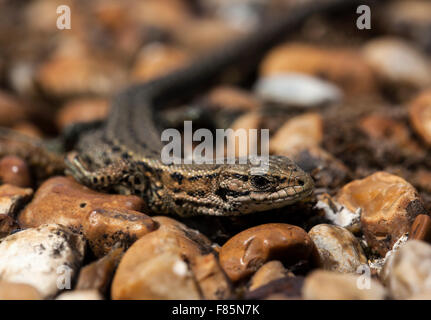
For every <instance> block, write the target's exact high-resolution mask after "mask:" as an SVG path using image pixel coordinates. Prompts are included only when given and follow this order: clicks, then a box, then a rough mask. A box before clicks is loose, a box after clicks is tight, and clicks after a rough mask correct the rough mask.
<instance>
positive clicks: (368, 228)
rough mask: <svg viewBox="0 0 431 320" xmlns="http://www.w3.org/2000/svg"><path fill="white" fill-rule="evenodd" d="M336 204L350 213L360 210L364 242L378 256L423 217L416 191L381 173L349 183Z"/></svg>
mask: <svg viewBox="0 0 431 320" xmlns="http://www.w3.org/2000/svg"><path fill="white" fill-rule="evenodd" d="M336 200H337V202H339V203H340V204H342V205H343V206H344V207H345V208H346V209H348V210H349V211H351V212H357V210H361V225H362V232H363V233H364V235H365V239H366V241H367V243H368V245H369V246H370V248H371V249H372V250H373V251H375V252H378V253H379V254H380V255H381V256H385V254H386V253H387V252H388V251H389V250H391V249H392V246H393V245H394V243H395V242H396V241H397V240H398V239H399V238H400V237H402V236H403V235H404V234H406V233H407V232H409V230H410V227H411V224H412V223H413V220H414V219H415V217H416V216H417V215H418V214H421V213H425V209H424V207H423V204H422V202H421V200H420V198H419V195H418V193H417V191H416V190H415V188H414V187H413V186H412V185H411V184H410V183H408V182H407V181H405V180H404V179H403V178H400V177H398V176H396V175H393V174H390V173H387V172H383V171H381V172H376V173H374V174H372V175H370V176H368V177H366V178H364V179H362V180H355V181H352V182H350V183H348V184H347V185H345V186H344V187H343V188H342V189H341V190H340V191H339V193H338V194H337V196H336Z"/></svg>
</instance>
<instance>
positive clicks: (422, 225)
mask: <svg viewBox="0 0 431 320" xmlns="http://www.w3.org/2000/svg"><path fill="white" fill-rule="evenodd" d="M409 240H422V241H425V242H428V243H431V218H430V216H429V215H426V214H420V215H418V216H417V217H416V219H415V221H414V222H413V224H412V227H411V229H410V232H409Z"/></svg>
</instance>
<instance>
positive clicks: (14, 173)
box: [0, 156, 31, 188]
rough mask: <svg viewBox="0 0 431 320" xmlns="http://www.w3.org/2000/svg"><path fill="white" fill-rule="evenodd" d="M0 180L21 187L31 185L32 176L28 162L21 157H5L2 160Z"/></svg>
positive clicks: (0, 161)
mask: <svg viewBox="0 0 431 320" xmlns="http://www.w3.org/2000/svg"><path fill="white" fill-rule="evenodd" d="M0 180H1V182H2V183H5V184H11V185H14V186H17V187H21V188H25V187H30V186H31V177H30V171H29V168H28V165H27V163H26V162H25V161H24V160H22V159H21V158H19V157H15V156H6V157H3V158H2V159H1V160H0Z"/></svg>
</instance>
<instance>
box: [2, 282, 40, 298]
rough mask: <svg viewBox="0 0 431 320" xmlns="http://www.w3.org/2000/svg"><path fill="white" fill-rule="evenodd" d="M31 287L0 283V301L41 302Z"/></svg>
mask: <svg viewBox="0 0 431 320" xmlns="http://www.w3.org/2000/svg"><path fill="white" fill-rule="evenodd" d="M42 299H43V298H42V296H41V294H40V293H39V291H37V289H36V288H34V287H33V286H31V285H29V284H26V283H15V282H8V281H0V300H42Z"/></svg>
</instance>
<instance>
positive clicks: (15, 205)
mask: <svg viewBox="0 0 431 320" xmlns="http://www.w3.org/2000/svg"><path fill="white" fill-rule="evenodd" d="M32 196H33V190H32V189H30V188H25V189H24V188H20V187H16V186H13V185H10V184H4V185H1V186H0V214H4V215H8V216H10V217H13V218H14V217H15V216H16V215H17V213H18V212H19V210H21V209H22V208H23V207H24V205H25V204H27V203H28V202H29V201H30V199H31V197H32Z"/></svg>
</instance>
